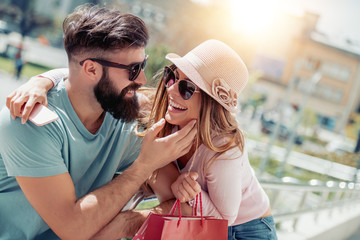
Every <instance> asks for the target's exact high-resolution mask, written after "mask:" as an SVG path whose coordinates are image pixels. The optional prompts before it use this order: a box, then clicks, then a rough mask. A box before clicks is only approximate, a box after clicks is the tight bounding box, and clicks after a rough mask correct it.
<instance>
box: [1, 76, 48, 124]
mask: <svg viewBox="0 0 360 240" xmlns="http://www.w3.org/2000/svg"><path fill="white" fill-rule="evenodd" d="M53 85H54V84H53V82H52V81H51V80H50V79H48V78H44V77H38V76H36V77H32V78H30V80H29V81H27V82H26V83H25V84H23V85H21V86H20V87H18V88H17V89H15V90H14V91H13V92H12V93H10V94H9V95H8V96H7V98H6V106H7V107H8V108H9V110H10V114H11V116H12V118H13V119H15V118H16V117H20V118H22V119H21V122H22V123H23V124H24V123H25V122H26V121H27V120H28V118H29V115H30V113H31V111H32V109H33V108H34V106H35V104H36V103H41V104H43V105H45V106H47V105H48V103H47V97H46V93H47V91H48V90H49V89H51V88H52V87H53Z"/></svg>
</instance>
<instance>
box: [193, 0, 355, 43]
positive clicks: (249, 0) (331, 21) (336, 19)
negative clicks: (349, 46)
mask: <svg viewBox="0 0 360 240" xmlns="http://www.w3.org/2000/svg"><path fill="white" fill-rule="evenodd" d="M192 1H194V2H200V3H203V4H206V3H208V2H218V3H220V4H222V3H224V1H223V0H192ZM228 1H229V2H236V5H237V7H241V8H246V7H247V6H248V5H256V6H257V7H258V6H263V7H262V8H259V9H258V11H259V10H260V11H262V12H264V13H266V11H267V10H268V9H269V8H271V9H274V8H276V10H277V11H285V12H290V13H293V14H294V15H299V16H301V15H302V14H303V12H304V11H306V10H308V11H311V12H314V13H318V14H319V15H320V19H319V22H318V30H319V31H321V32H324V33H326V34H329V35H335V36H341V37H344V38H351V39H353V40H358V41H359V42H360V0H228ZM255 2H256V4H255ZM239 3H240V4H239Z"/></svg>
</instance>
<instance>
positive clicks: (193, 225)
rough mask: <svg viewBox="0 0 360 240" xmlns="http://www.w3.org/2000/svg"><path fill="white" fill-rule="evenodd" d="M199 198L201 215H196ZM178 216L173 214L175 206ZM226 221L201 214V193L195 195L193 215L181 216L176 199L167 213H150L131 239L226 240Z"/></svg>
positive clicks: (178, 202)
mask: <svg viewBox="0 0 360 240" xmlns="http://www.w3.org/2000/svg"><path fill="white" fill-rule="evenodd" d="M198 198H199V199H200V209H201V210H200V212H201V216H196V214H194V212H196V211H194V210H195V209H196V208H197V199H198ZM177 206H178V207H179V216H175V215H174V213H175V210H176V207H177ZM227 234H228V222H227V220H224V219H215V218H213V217H210V216H203V214H202V201H201V193H200V194H199V195H198V196H197V197H196V204H195V206H194V207H193V216H181V209H180V201H179V200H176V202H175V204H174V206H173V208H172V210H171V211H170V214H169V215H161V214H150V215H149V216H148V218H147V219H146V221H145V222H144V224H143V225H142V226H141V228H140V229H139V231H138V232H137V233H136V235H135V237H134V238H133V240H190V239H195V240H226V239H227Z"/></svg>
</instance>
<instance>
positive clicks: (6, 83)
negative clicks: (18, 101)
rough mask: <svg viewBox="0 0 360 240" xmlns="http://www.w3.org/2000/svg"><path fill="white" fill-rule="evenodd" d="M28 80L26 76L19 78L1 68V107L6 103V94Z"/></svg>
mask: <svg viewBox="0 0 360 240" xmlns="http://www.w3.org/2000/svg"><path fill="white" fill-rule="evenodd" d="M27 80H28V79H25V78H20V79H18V80H17V79H16V78H15V77H14V76H13V75H11V74H9V73H7V72H5V71H3V70H1V69H0V86H1V87H0V106H1V107H0V109H1V108H2V106H3V105H5V102H6V96H7V95H8V94H9V93H11V92H12V91H13V90H15V89H16V88H17V87H19V86H20V85H21V84H23V83H25V82H26V81H27Z"/></svg>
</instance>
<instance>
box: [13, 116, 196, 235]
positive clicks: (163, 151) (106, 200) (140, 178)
mask: <svg viewBox="0 0 360 240" xmlns="http://www.w3.org/2000/svg"><path fill="white" fill-rule="evenodd" d="M163 126H164V122H163V121H162V122H159V123H157V124H155V125H154V126H153V127H152V128H151V129H150V130H149V132H148V134H147V135H146V136H145V138H144V141H143V145H142V148H141V153H140V155H139V157H138V158H137V159H136V161H135V162H134V163H133V164H132V165H131V166H130V167H129V168H128V169H127V170H125V171H124V172H123V173H122V174H121V175H119V176H118V177H116V178H115V179H114V180H112V181H111V182H110V183H109V184H107V185H105V186H104V187H101V188H99V189H97V190H95V191H93V192H91V193H89V194H87V195H85V196H84V197H82V198H80V199H77V198H76V196H75V188H74V184H73V182H72V180H71V177H70V175H69V174H68V173H64V174H59V175H55V176H50V177H39V178H35V177H16V179H17V181H18V183H19V185H20V187H21V188H22V190H23V192H24V194H25V196H26V197H27V199H28V200H29V202H30V203H31V205H32V206H33V207H34V209H35V210H36V211H37V212H38V213H39V215H40V216H41V217H42V218H43V219H44V221H45V222H46V223H47V224H48V225H49V226H50V228H51V229H52V230H53V231H54V232H55V233H56V234H57V235H58V236H59V237H60V238H61V239H89V238H90V237H91V236H93V235H94V234H95V233H97V232H98V231H99V230H100V229H101V228H103V227H104V226H105V225H106V224H108V223H109V222H110V221H111V219H113V218H114V217H115V216H116V215H117V214H118V213H119V212H120V210H121V209H122V207H123V206H124V205H125V204H126V203H127V201H128V200H129V199H130V198H131V196H132V195H134V193H135V192H136V191H137V190H138V189H139V187H140V186H141V184H142V183H143V182H144V181H145V180H146V179H147V178H148V177H149V176H150V175H151V173H152V172H153V171H154V169H157V168H160V167H163V166H164V165H165V164H167V163H169V162H170V161H171V160H172V159H176V158H178V157H179V156H182V155H184V154H185V153H186V152H188V151H189V148H190V146H191V143H192V140H193V138H194V136H195V134H196V129H194V123H190V124H189V125H187V126H186V127H185V128H183V129H182V130H184V131H178V132H177V134H173V135H169V136H167V137H165V138H157V137H156V135H157V133H158V132H159V131H160V130H161V129H162V127H163Z"/></svg>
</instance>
